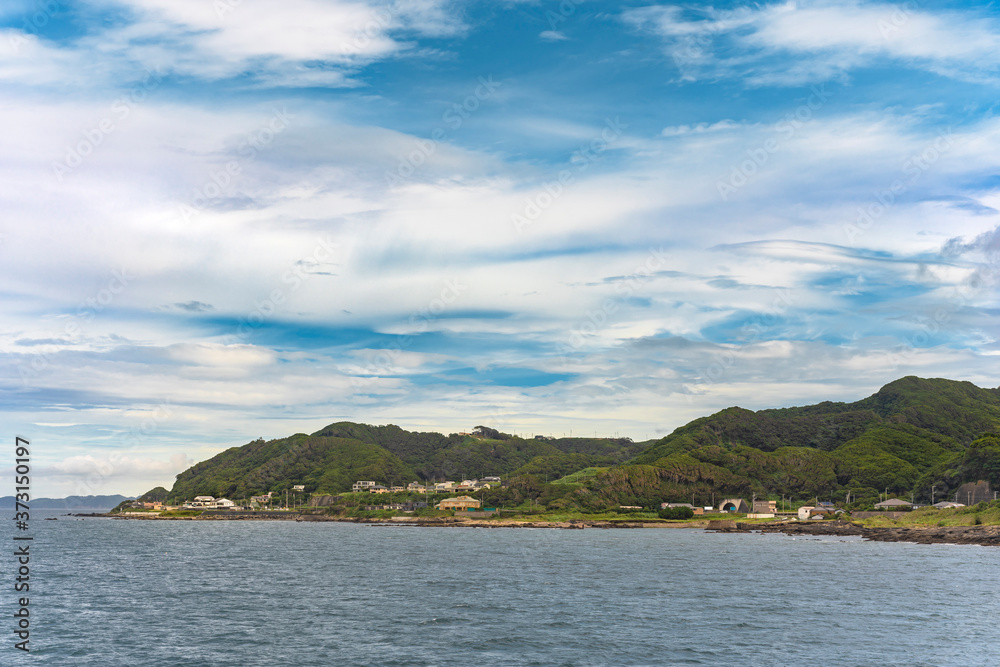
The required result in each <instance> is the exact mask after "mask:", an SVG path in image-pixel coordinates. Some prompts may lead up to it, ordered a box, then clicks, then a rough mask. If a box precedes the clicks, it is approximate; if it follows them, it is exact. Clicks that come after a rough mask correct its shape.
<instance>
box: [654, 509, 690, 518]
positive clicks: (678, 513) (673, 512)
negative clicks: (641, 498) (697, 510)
mask: <svg viewBox="0 0 1000 667" xmlns="http://www.w3.org/2000/svg"><path fill="white" fill-rule="evenodd" d="M693 516H694V510H693V509H691V508H690V507H664V508H663V509H661V510H660V518H661V519H690V518H691V517H693Z"/></svg>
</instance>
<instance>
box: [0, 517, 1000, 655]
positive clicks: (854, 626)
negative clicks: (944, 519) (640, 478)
mask: <svg viewBox="0 0 1000 667" xmlns="http://www.w3.org/2000/svg"><path fill="white" fill-rule="evenodd" d="M49 514H50V515H57V516H58V515H59V514H60V513H59V512H52V513H49ZM44 515H45V513H42V512H35V513H33V515H32V522H31V533H32V534H33V535H34V537H35V539H34V541H33V542H32V546H31V575H30V576H31V582H30V583H31V591H30V605H29V608H30V613H31V616H30V618H31V637H30V647H31V649H32V650H31V653H30V654H27V655H26V654H23V653H22V652H20V651H17V650H15V649H14V647H13V644H14V641H16V640H15V638H14V636H13V630H14V620H15V619H13V612H14V610H15V609H16V607H15V604H14V603H15V599H16V597H17V594H15V593H14V592H13V576H14V575H13V568H14V563H13V558H12V557H10V556H9V555H7V556H4V559H3V560H4V563H3V572H4V583H3V585H2V587H0V605H2V610H3V614H2V617H3V619H5V620H3V621H0V637H3V642H2V645H0V665H21V664H46V665H100V666H102V667H106V666H118V665H142V666H149V665H379V666H394V665H425V666H431V665H442V666H443V665H462V666H468V665H477V666H478V665H754V666H757V665H760V666H763V665H823V666H825V667H829V666H831V665H907V666H913V665H935V666H937V665H964V666H968V665H997V664H1000V631H998V629H997V620H996V619H997V618H998V616H1000V597H998V591H1000V549H995V548H988V547H977V546H951V545H913V544H899V543H897V544H890V543H871V542H864V541H861V540H860V539H852V538H832V537H830V538H801V537H799V538H792V537H787V536H783V535H760V534H751V535H746V534H744V535H738V534H737V535H731V534H713V533H706V532H702V531H698V530H652V529H649V530H598V529H587V530H550V529H481V528H480V529H477V528H415V527H391V526H390V527H385V526H365V525H354V524H341V523H293V522H249V521H241V522H211V521H205V522H187V521H183V522H182V521H163V522H154V521H119V520H107V519H75V518H72V517H65V516H60V518H59V520H58V521H42V520H40V519H41V517H42V516H44ZM0 516H3V517H4V519H5V525H4V529H3V531H2V538H0V539H3V540H4V541H5V542H6V543H7V545H8V546H6V547H4V548H3V550H2V552H3V553H5V554H11V553H13V548H12V547H10V545H13V541H12V534H13V532H14V531H13V529H12V528H11V526H12V522H11V521H10V520H9V519H10V513H9V512H6V513H0ZM4 625H5V626H6V627H3V626H4Z"/></svg>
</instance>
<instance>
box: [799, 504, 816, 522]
mask: <svg viewBox="0 0 1000 667" xmlns="http://www.w3.org/2000/svg"><path fill="white" fill-rule="evenodd" d="M814 509H816V507H815V506H814V505H803V506H802V507H800V508H799V514H798V517H799V519H801V520H802V521H805V520H806V519H808V518H809V513H810V512H812V511H813V510H814Z"/></svg>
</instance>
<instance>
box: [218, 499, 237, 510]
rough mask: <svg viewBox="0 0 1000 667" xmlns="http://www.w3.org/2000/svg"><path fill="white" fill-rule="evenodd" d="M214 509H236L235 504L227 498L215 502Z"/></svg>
mask: <svg viewBox="0 0 1000 667" xmlns="http://www.w3.org/2000/svg"><path fill="white" fill-rule="evenodd" d="M215 507H216V509H220V510H231V509H233V508H235V507H236V503H234V502H233V501H232V500H229V499H228V498H219V499H217V500H216V501H215Z"/></svg>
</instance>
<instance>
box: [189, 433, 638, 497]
mask: <svg viewBox="0 0 1000 667" xmlns="http://www.w3.org/2000/svg"><path fill="white" fill-rule="evenodd" d="M484 432H486V433H489V434H490V435H491V436H495V437H490V438H486V437H482V436H475V437H474V436H469V435H458V434H451V435H447V436H446V435H443V434H441V433H433V432H430V433H425V432H411V431H406V430H404V429H401V428H399V427H398V426H395V425H392V424H390V425H386V426H370V425H368V424H355V423H353V422H337V423H335V424H330V425H329V426H326V427H324V428H322V429H320V430H319V431H317V432H316V433H314V434H312V435H305V434H301V433H300V434H296V435H293V436H291V437H289V438H282V439H278V440H270V441H267V442H265V441H264V440H256V441H254V442H251V443H248V444H246V445H243V446H242V447H232V448H230V449H227V450H226V451H224V452H221V453H220V454H217V455H216V456H214V457H212V458H211V459H209V460H207V461H202V462H201V463H198V464H196V465H195V466H192V467H191V468H189V469H188V470H186V471H184V472H183V473H181V474H180V475H178V476H177V481H176V482H175V483H174V486H173V489H172V490H171V491H170V500H171V501H172V502H176V501H181V500H190V499H191V498H194V496H196V495H212V496H217V497H229V498H244V497H248V496H250V495H258V494H261V493H265V492H267V491H275V492H282V491H284V490H286V489H290V488H291V487H292V486H294V485H298V484H303V485H305V487H306V491H307V492H309V493H330V494H332V493H342V492H345V491H349V490H350V488H351V485H352V484H353V483H354V482H355V481H357V480H359V479H370V480H375V481H379V482H382V483H388V484H395V485H405V484H406V483H408V482H412V481H414V480H418V479H419V480H445V479H451V480H460V479H463V478H478V477H486V476H489V475H500V476H503V477H509V476H510V475H512V474H522V473H523V474H537V475H539V476H540V477H548V478H551V479H555V478H558V477H562V476H563V475H566V474H568V473H571V472H575V471H576V470H579V469H581V468H586V467H589V466H593V465H613V464H617V463H621V462H622V461H626V460H628V459H629V458H631V457H632V456H635V454H636V453H638V452H639V451H640V450H641V449H642V448H643V446H644V445H641V444H635V443H633V442H632V441H631V440H629V439H628V438H622V439H600V438H563V439H559V440H536V439H524V438H517V437H513V436H510V435H507V434H504V433H500V432H498V431H495V430H493V429H485V431H484Z"/></svg>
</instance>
